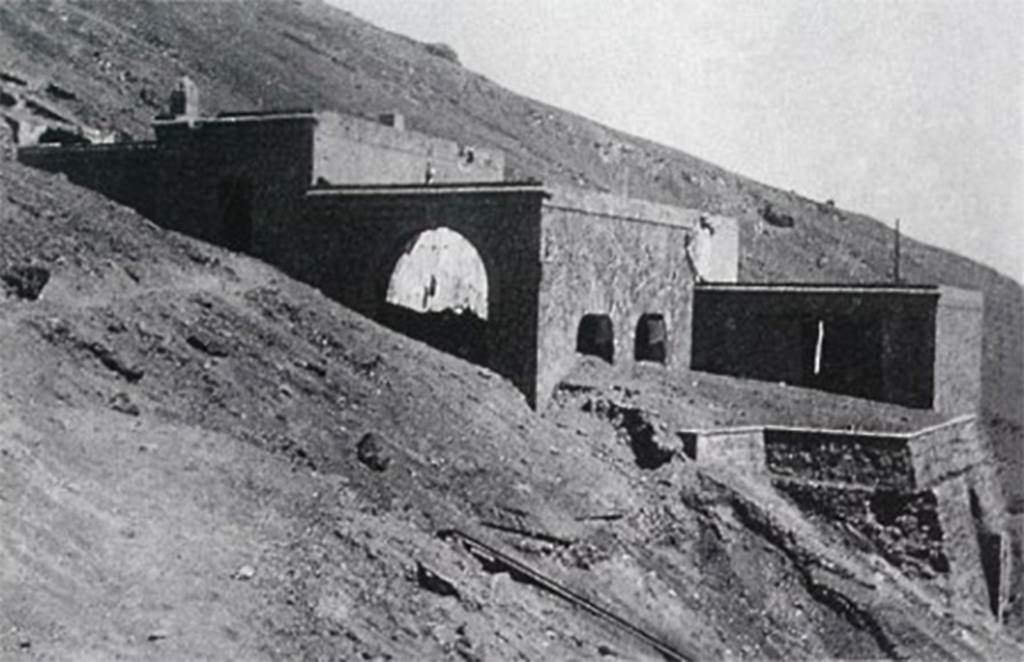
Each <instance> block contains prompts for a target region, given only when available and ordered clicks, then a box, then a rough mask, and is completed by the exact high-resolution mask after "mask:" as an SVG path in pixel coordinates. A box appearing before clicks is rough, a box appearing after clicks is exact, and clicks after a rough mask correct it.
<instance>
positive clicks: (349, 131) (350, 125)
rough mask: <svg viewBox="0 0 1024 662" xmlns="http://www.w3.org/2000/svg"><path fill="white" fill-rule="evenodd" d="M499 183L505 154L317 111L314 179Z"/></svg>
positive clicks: (378, 181)
mask: <svg viewBox="0 0 1024 662" xmlns="http://www.w3.org/2000/svg"><path fill="white" fill-rule="evenodd" d="M428 171H429V172H430V182H429V183H435V184H436V183H452V182H499V181H502V180H504V178H505V155H504V153H503V152H501V151H499V150H490V149H484V148H480V147H475V146H467V145H459V144H457V143H455V142H453V141H451V140H445V139H443V138H436V137H433V136H428V135H426V134H422V133H419V132H416V131H406V130H403V129H398V128H395V127H392V126H388V125H385V124H381V123H380V122H374V121H372V120H366V119H362V118H358V117H352V116H349V115H341V114H338V113H329V112H323V113H318V114H317V126H316V132H315V138H314V150H313V178H314V181H317V180H319V179H323V180H325V181H326V182H327V183H329V184H332V185H347V184H375V183H376V184H379V183H385V182H387V183H395V184H425V183H428V182H427V173H428Z"/></svg>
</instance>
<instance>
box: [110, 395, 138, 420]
mask: <svg viewBox="0 0 1024 662" xmlns="http://www.w3.org/2000/svg"><path fill="white" fill-rule="evenodd" d="M110 408H111V409H113V410H114V411H118V412H121V413H122V414H127V415H129V416H138V415H139V414H141V413H142V411H141V410H140V409H139V406H138V405H137V404H135V403H134V402H132V400H131V398H130V397H129V396H128V394H127V393H125V392H123V391H121V392H120V393H117V394H115V395H114V397H112V398H111V399H110Z"/></svg>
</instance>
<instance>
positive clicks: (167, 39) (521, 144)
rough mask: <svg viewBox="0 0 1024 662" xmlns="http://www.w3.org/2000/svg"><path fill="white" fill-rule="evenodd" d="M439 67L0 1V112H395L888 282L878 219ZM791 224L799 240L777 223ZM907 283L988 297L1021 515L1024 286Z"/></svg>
mask: <svg viewBox="0 0 1024 662" xmlns="http://www.w3.org/2000/svg"><path fill="white" fill-rule="evenodd" d="M444 55H445V51H444V50H443V49H437V48H431V49H428V47H427V46H426V45H424V44H422V43H419V42H416V41H413V40H411V39H408V38H406V37H403V36H401V35H396V34H392V33H389V32H386V31H383V30H380V29H378V28H376V27H374V26H372V25H370V24H369V23H367V22H365V21H363V20H361V19H359V18H357V17H355V16H353V15H351V14H349V13H346V12H343V11H341V10H338V9H335V8H333V7H330V6H328V5H326V4H323V3H322V2H319V1H317V0H289V1H287V2H284V1H282V2H272V1H267V0H251V1H248V0H247V1H246V2H231V1H227V2H194V3H193V2H189V3H172V2H146V1H139V2H89V1H59V2H57V1H54V2H37V1H34V0H33V1H31V2H28V1H25V2H19V1H11V2H4V3H2V4H0V63H2V64H0V90H2V91H3V92H4V94H5V95H6V96H0V99H7V100H8V101H10V103H12V104H14V103H16V102H17V101H19V100H20V101H22V102H23V103H22V107H21V108H20V110H21V111H23V112H30V113H31V112H37V113H39V114H40V115H42V116H43V117H44V118H45V117H50V118H51V119H52V116H56V117H58V118H63V119H65V120H67V121H68V122H71V123H82V124H86V125H90V126H94V127H99V128H105V129H114V130H119V131H122V132H124V133H125V134H127V135H130V136H134V137H135V138H143V137H147V136H148V126H149V122H150V120H151V119H152V117H153V115H154V114H155V113H157V112H158V111H161V110H163V107H164V103H165V100H166V97H167V92H168V90H170V89H171V86H172V85H173V83H174V81H175V79H176V77H177V76H180V75H183V74H187V75H189V76H191V77H192V78H193V79H195V80H196V81H197V82H198V83H199V85H200V87H201V89H202V91H203V104H204V106H205V107H206V108H207V109H208V110H210V111H215V110H218V109H225V110H239V109H248V108H253V107H262V108H294V107H297V106H307V107H314V108H324V109H340V110H344V111H347V112H351V113H354V114H359V115H364V116H367V117H376V115H377V113H379V112H381V111H383V110H398V111H400V112H402V113H404V114H405V115H406V116H407V118H408V123H409V125H410V126H411V127H412V128H415V129H419V130H423V131H426V132H428V133H434V134H437V135H441V136H445V137H449V138H452V139H456V140H459V141H463V142H469V143H478V144H482V145H490V146H496V147H499V148H501V149H503V150H505V151H506V152H507V154H508V157H509V169H510V174H511V175H512V176H514V177H537V178H541V179H543V180H545V181H549V182H553V183H560V184H571V185H574V186H582V187H586V188H594V189H598V190H606V191H607V190H611V191H616V192H620V193H621V192H624V191H628V192H629V194H630V195H633V196H637V197H643V198H649V199H652V200H656V201H661V202H667V203H671V204H680V205H683V206H689V207H698V208H702V209H707V210H709V211H713V212H721V213H725V214H728V215H733V216H736V217H737V218H739V219H741V220H742V221H743V223H742V224H741V236H742V248H741V261H740V275H741V278H742V279H743V280H752V281H758V280H771V281H827V282H843V281H850V280H853V281H857V282H877V281H884V280H888V279H889V278H890V277H891V273H890V269H891V258H890V253H891V234H890V231H889V229H887V228H886V227H884V226H883V225H882V224H880V223H878V222H877V221H875V220H873V219H871V218H868V217H866V216H863V215H860V214H856V213H851V212H847V211H844V210H841V209H839V208H837V207H835V206H833V205H831V204H828V203H826V202H822V201H814V200H809V199H807V198H804V197H801V196H800V195H798V194H796V193H794V192H786V191H781V190H778V189H774V188H771V187H768V186H765V185H763V184H760V183H757V182H754V181H752V180H749V179H747V178H744V177H742V176H739V175H736V174H733V173H730V172H728V171H726V170H724V169H722V168H719V167H717V166H715V165H713V164H710V163H707V162H705V161H702V160H701V159H698V158H695V157H693V156H690V155H688V154H685V153H683V152H681V151H678V150H675V149H671V148H668V147H665V146H662V145H658V144H656V143H653V142H651V141H647V140H643V139H640V138H637V137H634V136H630V135H627V134H624V133H622V132H619V131H615V130H613V129H610V128H608V127H604V126H602V125H600V124H597V123H595V122H592V121H590V120H588V119H586V118H583V117H580V116H578V115H574V114H571V113H567V112H565V111H562V110H560V109H558V108H555V107H552V106H549V105H546V104H543V103H540V102H537V101H534V100H531V99H528V98H525V97H522V96H519V95H516V94H514V93H512V92H509V91H508V90H506V89H504V88H502V87H500V86H499V85H496V84H494V83H493V82H491V81H489V80H487V79H486V78H484V77H482V76H480V75H478V74H475V73H473V72H471V71H469V70H467V69H465V68H464V67H462V66H460V65H459V64H458V63H456V62H454V61H452V60H451V59H449V58H446V57H444ZM33 109H35V110H34V111H33ZM3 112H10V111H5V109H4V107H3V106H2V104H0V114H2V113H3ZM835 197H836V198H838V199H839V201H840V203H841V201H842V191H836V195H835ZM769 207H770V209H771V211H770V213H769V211H768V209H769ZM786 216H789V217H790V218H792V219H793V226H792V227H789V228H787V227H780V225H779V224H778V223H777V222H776V223H773V222H770V220H771V219H776V221H777V219H780V218H783V219H784V218H785V217H786ZM782 225H785V223H783V224H782ZM903 276H904V277H905V278H906V279H907V280H909V281H911V282H938V283H945V284H949V285H956V286H961V287H967V288H973V289H979V290H981V291H983V292H984V294H985V304H986V306H985V322H984V338H983V343H984V377H983V380H984V383H983V390H984V393H983V400H984V407H985V412H986V417H987V423H988V427H989V430H990V432H991V434H992V436H993V438H994V440H995V448H996V451H997V453H998V454H999V457H1000V463H999V464H1000V467H1001V468H1002V469H1003V470H1004V481H1003V482H1004V485H1005V486H1006V488H1007V489H1008V491H1009V493H1010V494H1009V496H1010V498H1011V500H1012V502H1013V504H1014V507H1015V509H1017V510H1024V481H1020V480H1019V477H1020V476H1021V472H1022V470H1024V445H1022V439H1024V432H1022V421H1024V337H1022V334H1021V329H1022V328H1024V293H1022V290H1021V287H1020V284H1018V283H1016V282H1015V281H1013V280H1012V279H1010V278H1007V277H1006V276H1004V275H1001V274H999V273H997V272H996V271H994V270H992V269H989V268H987V267H983V266H981V265H979V264H977V263H975V262H972V261H970V260H967V259H965V258H963V257H961V256H959V255H956V254H953V253H950V252H947V251H943V250H939V249H936V248H933V247H931V246H928V245H925V244H921V243H919V242H916V241H913V240H909V239H908V240H906V241H905V243H904V251H903Z"/></svg>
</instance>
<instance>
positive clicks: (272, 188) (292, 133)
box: [152, 115, 314, 262]
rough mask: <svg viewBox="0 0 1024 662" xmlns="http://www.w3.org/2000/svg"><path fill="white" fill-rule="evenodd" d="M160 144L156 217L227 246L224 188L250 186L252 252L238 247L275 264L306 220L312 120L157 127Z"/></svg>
mask: <svg viewBox="0 0 1024 662" xmlns="http://www.w3.org/2000/svg"><path fill="white" fill-rule="evenodd" d="M155 127H156V131H157V138H158V140H159V141H160V151H161V159H160V168H159V174H158V182H159V183H158V185H157V187H156V188H157V199H156V205H155V209H154V214H153V216H152V218H154V220H156V221H157V222H158V223H160V224H161V225H164V226H165V227H169V228H172V229H174V230H178V231H180V232H185V233H187V234H190V235H192V236H195V237H199V238H201V239H204V240H207V241H211V242H213V243H220V244H225V242H226V241H227V237H226V232H227V230H228V228H227V227H226V224H227V219H226V217H225V209H224V203H223V199H222V197H223V196H222V188H223V187H224V186H226V185H230V182H238V181H241V180H246V181H248V182H249V183H250V185H251V199H250V205H249V206H250V208H251V216H252V235H251V240H250V242H248V243H249V246H247V247H245V246H232V248H236V249H238V250H243V251H245V252H249V253H251V254H253V255H255V256H257V257H260V258H265V259H268V260H270V261H271V262H273V255H274V252H275V247H276V246H277V244H278V243H279V242H280V241H282V240H283V239H284V238H286V237H287V236H288V235H289V233H290V225H291V223H292V222H293V221H294V220H295V219H298V218H299V217H300V216H301V213H302V211H301V209H302V208H301V203H302V195H303V193H304V192H305V190H306V189H307V188H308V187H309V184H310V182H311V178H312V165H311V164H312V151H313V127H314V122H313V117H312V116H311V115H307V116H301V115H298V116H281V117H278V118H274V117H271V116H255V117H252V118H248V117H241V118H236V119H233V120H230V121H229V120H224V119H218V120H216V121H210V122H204V121H199V122H195V123H194V124H189V123H186V122H169V123H162V124H161V123H157V124H155Z"/></svg>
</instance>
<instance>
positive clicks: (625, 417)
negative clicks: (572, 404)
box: [583, 397, 678, 469]
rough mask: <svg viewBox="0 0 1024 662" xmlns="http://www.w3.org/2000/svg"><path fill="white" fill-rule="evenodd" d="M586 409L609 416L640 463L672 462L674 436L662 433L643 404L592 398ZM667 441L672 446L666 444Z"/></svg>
mask: <svg viewBox="0 0 1024 662" xmlns="http://www.w3.org/2000/svg"><path fill="white" fill-rule="evenodd" d="M583 411H584V412H587V413H589V414H593V415H595V416H598V417H601V418H604V419H607V420H608V421H609V422H610V423H611V424H612V425H614V426H615V428H616V429H617V430H618V432H619V436H620V437H622V438H623V439H624V440H625V441H626V442H627V443H628V444H629V447H630V448H631V449H632V451H633V456H634V459H635V461H636V466H638V467H640V468H641V469H657V468H659V467H661V466H663V465H664V464H666V463H668V462H670V461H671V460H672V457H673V456H674V455H675V454H676V450H677V449H676V446H677V445H678V444H675V443H672V439H671V437H670V436H667V435H662V434H659V431H658V430H657V429H656V427H655V425H654V423H653V422H652V420H651V416H650V414H649V413H648V412H646V411H644V410H643V409H641V408H640V407H634V406H630V405H624V404H620V403H617V402H615V401H613V400H609V399H606V398H601V397H598V398H590V399H588V400H586V401H585V402H584V404H583ZM666 440H667V441H668V442H669V445H666V443H665V442H666Z"/></svg>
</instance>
